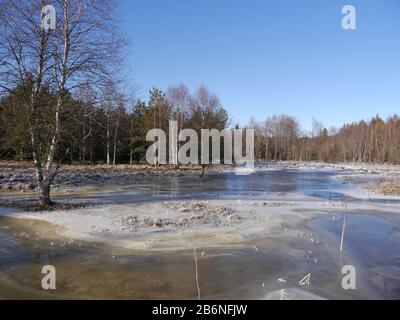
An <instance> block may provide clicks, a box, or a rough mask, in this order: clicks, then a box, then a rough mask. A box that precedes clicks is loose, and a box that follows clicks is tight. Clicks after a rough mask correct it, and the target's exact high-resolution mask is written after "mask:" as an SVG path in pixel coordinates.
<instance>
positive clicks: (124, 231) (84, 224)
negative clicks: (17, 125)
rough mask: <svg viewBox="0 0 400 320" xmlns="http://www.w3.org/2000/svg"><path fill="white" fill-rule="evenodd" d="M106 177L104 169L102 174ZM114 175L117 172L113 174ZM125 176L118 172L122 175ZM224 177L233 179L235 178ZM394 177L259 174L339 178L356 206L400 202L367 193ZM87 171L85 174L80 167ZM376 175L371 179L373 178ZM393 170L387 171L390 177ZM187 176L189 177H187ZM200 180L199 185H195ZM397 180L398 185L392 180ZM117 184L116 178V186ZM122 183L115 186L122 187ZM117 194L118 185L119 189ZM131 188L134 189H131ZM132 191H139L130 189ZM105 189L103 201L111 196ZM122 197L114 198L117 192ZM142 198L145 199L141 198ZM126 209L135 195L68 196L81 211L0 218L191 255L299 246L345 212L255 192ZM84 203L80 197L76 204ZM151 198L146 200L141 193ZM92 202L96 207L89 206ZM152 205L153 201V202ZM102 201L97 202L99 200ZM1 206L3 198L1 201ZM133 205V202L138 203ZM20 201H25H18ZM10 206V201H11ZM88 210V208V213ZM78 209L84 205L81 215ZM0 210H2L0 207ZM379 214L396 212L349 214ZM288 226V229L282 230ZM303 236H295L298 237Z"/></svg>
mask: <svg viewBox="0 0 400 320" xmlns="http://www.w3.org/2000/svg"><path fill="white" fill-rule="evenodd" d="M101 169H102V170H104V167H101ZM114 169H115V168H114ZM125 169H126V168H124V167H120V168H119V170H125ZM227 169H229V168H225V172H227V173H232V172H233V171H232V170H227ZM395 169H396V170H393V169H388V167H386V166H385V167H383V168H381V169H380V170H381V171H378V170H379V167H377V166H371V167H369V168H365V166H362V168H357V169H355V168H354V167H353V165H349V164H348V165H347V167H343V165H335V166H332V165H329V164H323V163H313V164H309V163H308V164H307V166H305V165H304V164H302V163H293V162H290V163H278V164H270V165H264V166H260V167H257V168H256V169H255V170H256V171H264V170H265V171H270V170H277V171H279V170H289V171H291V170H296V171H299V172H300V171H304V170H305V171H310V172H315V171H316V170H317V171H320V170H323V171H324V170H328V171H332V170H334V171H335V175H334V176H333V178H334V179H339V180H342V181H346V183H349V181H350V186H351V187H347V186H346V185H345V186H344V187H343V189H342V190H341V192H342V193H343V194H344V195H346V196H347V197H349V198H354V199H359V200H374V199H386V200H399V199H400V198H399V197H397V196H382V195H378V194H375V193H373V192H371V191H369V190H368V189H366V188H365V184H364V182H363V176H365V175H367V176H368V177H370V176H373V177H374V179H375V178H378V179H382V178H384V177H386V176H387V175H388V174H389V177H391V176H390V175H392V174H395V175H396V174H397V170H398V171H399V172H400V166H399V167H396V168H395ZM79 170H82V167H79ZM372 170H373V171H374V172H375V173H371V171H372ZM388 170H390V171H388ZM189 172H192V171H191V170H189ZM196 178H197V177H196ZM395 178H397V177H395ZM118 179H119V178H118ZM118 179H117V181H118ZM116 185H117V186H119V187H120V185H118V184H116ZM126 186H129V184H127V185H126ZM133 189H134V188H133ZM110 190H113V189H112V185H108V191H107V188H105V190H104V194H105V195H106V194H107V192H110ZM118 190H119V189H116V190H114V191H113V192H116V193H118V192H120V191H118ZM142 192H143V191H142ZM137 193H138V194H139V200H133V201H131V202H127V203H125V204H124V203H123V200H122V199H125V198H130V197H132V195H135V196H137V194H136V193H135V191H130V192H129V191H128V192H127V191H124V192H123V193H122V195H121V196H122V198H121V201H122V203H119V202H111V203H110V202H107V201H105V200H104V199H103V198H104V197H103V196H102V193H101V192H99V190H95V189H93V190H91V191H87V192H76V193H74V194H69V193H68V192H63V193H57V192H55V193H54V194H55V195H56V198H57V197H60V198H62V199H64V200H63V201H64V203H73V204H78V207H77V208H76V209H73V210H53V211H41V210H38V211H23V210H20V209H16V208H13V207H9V208H0V215H1V216H8V217H12V218H19V219H30V220H36V221H38V220H39V221H44V222H47V223H50V224H52V225H54V226H55V228H56V230H57V234H58V235H59V236H60V237H66V238H68V239H77V240H80V241H88V242H94V243H96V242H99V243H103V244H105V245H111V246H117V247H120V248H126V249H130V250H134V251H140V250H145V251H148V250H149V251H154V250H161V251H165V250H174V251H176V250H186V249H190V248H193V247H210V248H211V247H214V248H215V247H224V246H229V247H231V246H243V245H246V244H248V245H250V246H251V243H252V242H253V241H257V240H258V239H260V238H263V237H267V238H269V239H271V240H276V239H277V238H281V239H284V238H285V237H288V238H296V237H298V234H296V230H295V229H296V228H298V227H297V226H298V225H299V224H303V223H304V222H305V221H308V220H310V219H312V218H313V217H315V216H316V215H317V214H328V215H329V214H330V215H333V216H334V215H335V214H337V212H339V213H340V212H341V211H342V207H343V202H342V200H340V199H333V198H332V199H331V200H327V201H325V200H323V199H318V198H314V197H311V196H306V195H303V194H299V193H290V194H280V193H275V192H272V193H271V192H253V193H250V195H249V194H247V193H244V194H243V196H240V195H239V197H236V198H235V197H234V198H232V199H229V197H225V198H216V199H212V200H210V199H205V200H204V199H203V200H201V199H197V200H187V199H186V200H185V199H178V200H177V199H159V198H154V199H151V201H150V202H143V201H141V200H140V194H141V193H140V191H139V192H137ZM5 195H6V197H9V196H12V197H17V198H18V197H19V198H20V197H21V195H23V197H24V198H26V199H28V200H29V197H32V196H33V194H32V193H22V194H21V193H5ZM78 195H79V197H78ZM143 195H146V193H143ZM85 196H86V197H88V198H91V197H94V198H93V199H94V200H93V204H94V205H93V206H92V205H91V204H90V203H88V202H87V200H86V199H85ZM149 196H150V197H151V193H150V194H149ZM96 197H97V199H96ZM2 198H4V197H3V194H0V200H1V199H2ZM135 199H136V198H135ZM20 201H21V200H20ZM11 202H12V200H11ZM84 203H87V204H88V205H87V206H85V205H83V204H84ZM79 204H82V206H81V207H79ZM0 205H1V202H0ZM371 209H374V210H379V211H383V212H384V211H387V212H395V211H396V205H395V204H391V203H388V204H386V203H385V204H379V206H377V204H376V203H375V204H374V203H368V202H365V203H364V202H357V203H352V204H351V209H350V210H371ZM284 226H285V227H284ZM297 231H298V230H297Z"/></svg>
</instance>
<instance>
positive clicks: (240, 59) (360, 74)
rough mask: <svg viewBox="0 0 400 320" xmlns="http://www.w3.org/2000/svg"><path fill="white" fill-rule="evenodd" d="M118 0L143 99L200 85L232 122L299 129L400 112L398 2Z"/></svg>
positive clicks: (338, 0) (392, 0) (399, 26)
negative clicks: (270, 122)
mask: <svg viewBox="0 0 400 320" xmlns="http://www.w3.org/2000/svg"><path fill="white" fill-rule="evenodd" d="M120 1H121V8H120V12H121V18H122V21H123V27H124V29H125V31H126V32H127V34H128V36H129V38H130V39H131V42H132V44H131V49H130V51H129V52H130V56H129V63H130V64H131V67H132V70H133V72H134V78H135V81H136V83H137V84H138V85H139V86H140V92H139V96H140V97H142V98H147V92H148V90H149V88H151V87H152V86H157V87H159V88H161V89H166V88H167V87H168V86H169V85H171V84H179V83H181V82H184V83H185V84H186V85H187V86H188V87H189V88H190V89H191V90H194V89H195V88H197V87H198V86H199V85H201V84H204V85H206V86H207V87H208V88H209V89H210V90H211V91H213V92H215V93H216V94H217V95H218V96H219V98H220V99H221V102H222V104H223V105H224V107H226V108H227V110H228V111H229V113H230V115H231V116H232V118H233V121H234V122H240V123H241V124H244V123H246V122H247V121H248V120H249V119H250V118H251V117H252V116H253V117H254V118H256V119H257V120H264V119H266V118H267V116H270V115H273V114H281V113H285V114H289V115H292V116H295V117H296V118H297V119H298V120H299V121H300V123H301V125H302V127H303V128H304V129H306V130H309V129H310V128H311V120H312V117H315V118H316V119H318V120H320V121H322V122H323V123H324V125H325V126H326V127H328V128H329V127H331V126H340V125H342V124H343V123H345V122H352V121H357V120H361V119H362V118H364V119H369V118H371V117H372V116H374V115H376V114H380V115H381V116H382V117H384V118H386V117H387V116H388V115H391V114H394V113H398V114H400V0H346V1H340V0H140V1H139V0H120ZM346 4H351V5H354V6H355V7H356V9H357V30H355V31H345V30H343V29H342V27H341V19H342V17H343V16H342V14H341V9H342V7H343V6H344V5H346Z"/></svg>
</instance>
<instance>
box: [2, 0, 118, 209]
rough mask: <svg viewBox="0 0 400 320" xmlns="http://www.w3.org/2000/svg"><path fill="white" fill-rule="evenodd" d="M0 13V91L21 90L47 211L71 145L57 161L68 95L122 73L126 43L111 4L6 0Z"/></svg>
mask: <svg viewBox="0 0 400 320" xmlns="http://www.w3.org/2000/svg"><path fill="white" fill-rule="evenodd" d="M46 5H51V6H53V8H54V9H55V11H54V12H55V13H56V16H55V18H56V19H55V21H56V24H55V28H54V29H52V28H47V29H45V28H43V26H42V23H41V22H42V19H44V14H43V13H42V12H45V11H44V10H43V8H44V7H45V6H46ZM0 10H1V12H0V16H1V18H2V19H1V24H2V25H1V28H0V29H1V30H0V42H1V44H0V76H1V78H0V87H1V88H2V89H3V93H4V92H7V93H11V94H12V93H13V90H14V89H15V88H16V87H17V86H19V87H20V88H22V90H21V91H22V94H21V98H22V101H23V105H24V112H25V114H26V116H27V122H28V126H29V135H30V143H31V148H32V157H33V160H34V166H35V179H36V183H37V185H38V187H39V190H40V191H39V199H40V204H41V205H42V206H44V207H47V206H51V205H53V202H52V201H51V199H50V188H51V185H52V183H53V181H54V179H55V177H56V175H57V174H58V172H59V170H60V167H61V163H62V160H63V158H64V157H65V156H66V155H67V154H68V152H69V151H70V147H71V146H70V147H67V148H66V150H64V153H63V154H64V155H61V156H59V157H57V154H60V152H59V151H60V150H57V148H58V147H59V142H60V137H61V134H62V130H63V122H62V119H63V110H64V107H65V102H66V100H67V97H68V96H69V95H73V94H74V92H76V90H77V89H78V88H79V87H80V86H82V85H87V84H88V83H90V84H92V85H93V86H97V87H99V88H100V87H101V86H102V85H103V83H104V79H108V78H110V77H112V76H113V73H114V72H115V71H117V72H118V70H116V66H117V65H118V64H119V63H120V61H119V58H118V57H119V56H120V54H121V53H122V51H121V50H122V48H123V47H124V44H125V41H124V39H123V37H122V36H121V35H120V34H119V32H118V24H117V21H116V19H115V14H114V12H115V2H114V1H110V0H96V1H92V0H54V1H44V0H19V1H12V0H3V1H2V2H1V6H0ZM46 89H48V90H50V91H51V92H52V93H53V94H54V95H55V101H54V104H53V105H52V106H51V108H50V110H49V112H50V113H51V119H46V121H44V120H45V119H44V114H43V108H42V97H43V92H44V91H45V90H46ZM49 120H50V121H49ZM43 130H44V131H45V132H46V135H43V134H42V132H43ZM56 158H57V159H56Z"/></svg>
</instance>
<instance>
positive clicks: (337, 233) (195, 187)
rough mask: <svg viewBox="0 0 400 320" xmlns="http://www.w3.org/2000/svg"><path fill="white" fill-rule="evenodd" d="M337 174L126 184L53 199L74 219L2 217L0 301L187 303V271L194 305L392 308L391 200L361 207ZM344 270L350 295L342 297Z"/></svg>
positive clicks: (395, 211)
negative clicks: (332, 302)
mask: <svg viewBox="0 0 400 320" xmlns="http://www.w3.org/2000/svg"><path fill="white" fill-rule="evenodd" d="M340 174H342V172H341V171H339V170H336V171H335V170H281V169H279V170H258V171H256V172H255V173H253V174H251V175H247V176H237V175H235V174H234V173H229V172H228V173H221V174H212V175H208V176H206V177H204V178H203V179H200V178H199V177H196V176H182V177H179V176H175V177H136V178H135V179H134V181H126V183H123V184H119V185H112V186H99V187H97V188H93V189H92V190H91V192H85V193H81V194H74V195H70V196H63V195H59V196H57V197H55V200H57V201H82V202H84V203H92V204H95V206H93V207H89V208H85V209H84V210H75V211H70V212H68V211H66V212H51V213H42V212H38V213H24V212H21V211H20V210H17V209H10V208H9V209H1V218H0V298H3V299H11V298H12V299H27V298H31V299H32V298H33V299H64V298H67V299H69V298H78V299H93V298H100V299H103V298H111V299H196V298H197V297H198V290H197V284H196V261H197V270H198V280H199V288H200V293H201V299H359V298H363V299H399V298H400V214H399V213H400V212H399V211H400V210H399V209H400V199H396V198H388V197H379V196H375V197H369V196H368V195H367V196H365V197H361V196H360V197H359V196H358V194H357V192H354V190H356V189H357V188H358V187H359V186H358V181H356V180H354V181H353V180H351V179H342V178H339V177H338V176H339V175H340ZM364 178H365V177H363V179H364ZM1 197H3V198H4V197H7V198H8V199H11V198H12V197H15V198H21V196H20V195H13V196H12V195H2V196H1ZM24 197H27V198H29V197H30V196H29V195H24ZM198 208H200V209H201V213H202V214H203V217H204V216H205V217H206V218H204V221H202V223H200V222H199V221H198V220H194V219H192V218H193V217H195V218H196V219H197V217H198V212H197V211H196V210H197V209H198ZM200 209H199V210H200ZM189 211H190V216H189ZM345 214H346V228H345V237H344V251H343V253H341V252H340V250H339V247H340V240H341V233H342V225H343V217H344V215H345ZM153 217H154V219H158V220H157V223H156V222H154V225H152V224H151V225H150V226H149V225H146V222H147V221H148V219H152V218H153ZM126 219H129V221H130V222H132V221H133V223H130V224H128V225H126V224H122V222H121V221H123V222H125V221H126ZM182 221H183V222H182ZM167 222H168V223H167ZM158 223H159V224H160V225H158ZM194 248H196V251H194ZM195 255H196V256H195ZM44 265H53V266H54V267H55V268H56V271H57V288H56V290H54V291H51V292H49V291H45V290H43V289H42V288H41V280H42V277H43V275H42V274H41V269H42V266H44ZM344 265H353V266H354V267H355V268H356V271H357V277H356V280H357V288H356V290H344V289H343V288H342V285H341V282H342V278H343V275H342V273H341V271H342V267H343V266H344ZM307 275H310V281H309V283H308V284H303V285H301V284H299V283H300V282H301V280H302V279H304V277H306V276H307Z"/></svg>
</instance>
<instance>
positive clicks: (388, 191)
mask: <svg viewBox="0 0 400 320" xmlns="http://www.w3.org/2000/svg"><path fill="white" fill-rule="evenodd" d="M367 189H369V190H371V191H372V192H374V193H377V194H381V195H384V196H396V197H399V196H400V183H399V182H394V181H383V182H378V183H374V184H371V185H369V186H368V187H367Z"/></svg>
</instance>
